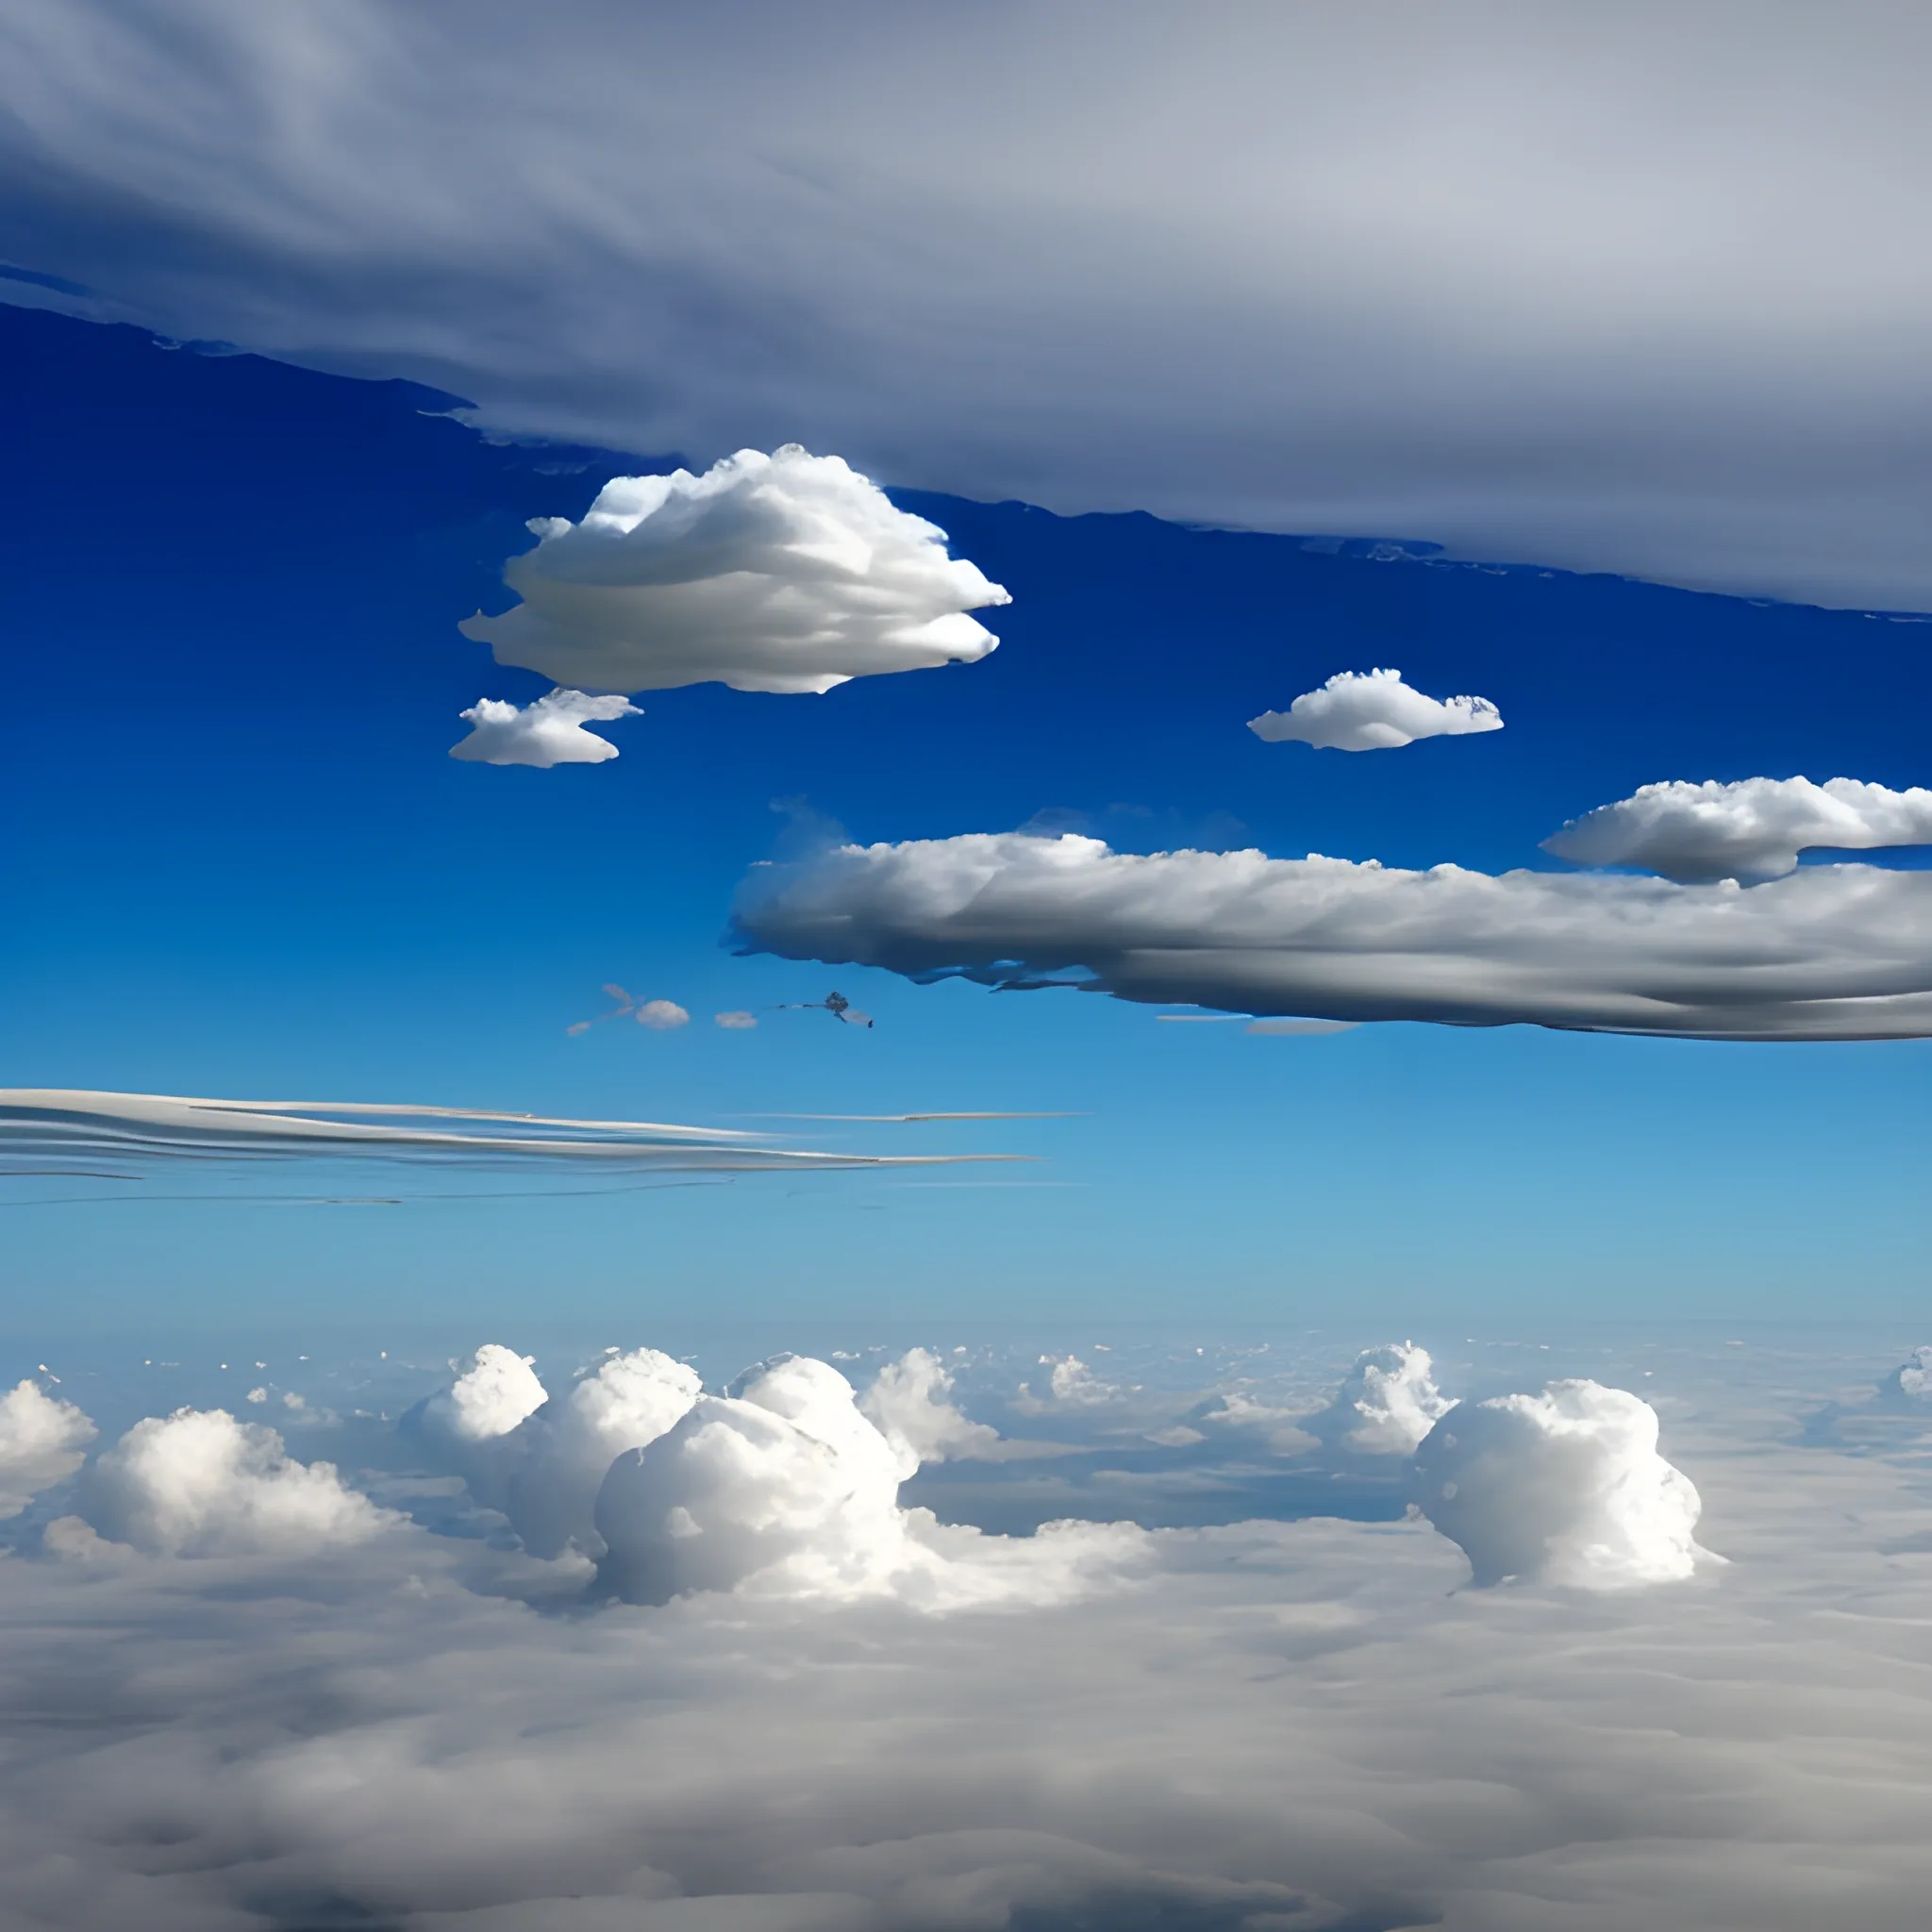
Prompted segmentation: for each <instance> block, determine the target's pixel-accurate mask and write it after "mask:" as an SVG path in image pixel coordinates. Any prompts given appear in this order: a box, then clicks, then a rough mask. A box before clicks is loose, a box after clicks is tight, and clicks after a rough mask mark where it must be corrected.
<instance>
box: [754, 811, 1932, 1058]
mask: <svg viewBox="0 0 1932 1932" xmlns="http://www.w3.org/2000/svg"><path fill="white" fill-rule="evenodd" d="M735 917H736V924H737V932H738V936H739V941H740V942H741V945H742V946H743V947H744V948H745V949H746V950H749V951H761V952H768V953H774V954H776V955H778V956H779V957H781V958H792V959H814V960H821V961H824V962H826V963H828V964H829V963H837V964H846V963H856V964H861V965H869V966H881V967H885V968H887V969H889V970H890V971H892V972H895V973H900V974H906V975H907V976H908V977H911V978H937V977H944V976H947V975H951V974H959V975H963V976H965V977H968V978H972V979H975V980H978V981H980V982H981V983H984V984H990V985H995V986H1000V985H1008V986H1011V985H1040V984H1052V983H1057V982H1064V983H1070V984H1077V985H1081V986H1084V987H1086V988H1089V989H1090V990H1092V991H1102V992H1108V993H1112V994H1114V995H1115V996H1116V997H1118V998H1122V999H1127V1000H1135V1001H1141V1002H1145V1003H1150V1004H1156V1005H1163V1006H1200V1007H1206V1008H1219V1009H1221V1010H1223V1011H1227V1012H1236V1013H1260V1014H1268V1013H1278V1014H1284V1015H1300V1016H1307V1017H1309V1018H1315V1019H1327V1020H1349V1021H1370V1020H1422V1021H1431V1022H1437V1023H1442V1024H1453V1025H1501V1024H1511V1023H1516V1022H1527V1023H1533V1024H1538V1025H1543V1026H1555V1027H1566V1028H1581V1029H1588V1030H1596V1031H1606V1032H1619V1033H1655V1034H1665V1035H1675V1036H1681V1037H1687V1038H1698V1039H1709V1040H1859V1039H1897V1038H1916V1037H1921V1036H1924V1035H1928V1034H1932V874H1924V873H1903V872H1887V871H1882V870H1879V869H1875V868H1873V867H1869V866H1861V865H1837V866H1828V867H1826V866H1821V867H1815V868H1808V869H1807V870H1805V871H1801V872H1798V873H1794V874H1791V875H1790V877H1788V878H1781V879H1775V880H1773V881H1772V882H1770V883H1769V884H1765V885H1760V886H1756V887H1753V888H1751V889H1749V890H1744V889H1740V888H1739V887H1737V886H1735V885H1717V886H1682V885H1677V884H1674V883H1671V882H1667V881H1664V880H1660V879H1644V878H1624V877H1615V876H1600V875H1594V874H1591V875H1567V874H1564V875H1558V874H1544V873H1530V872H1511V873H1505V874H1500V875H1491V874H1486V873H1478V872H1471V871H1468V870H1466V869H1464V868H1462V867H1460V866H1454V865H1441V866H1437V867H1434V868H1433V869H1432V870H1430V871H1428V872H1406V871H1401V870H1397V869H1395V868H1391V867H1384V866H1381V865H1377V864H1375V863H1374V862H1369V863H1364V864H1357V863H1354V862H1351V861H1348V860H1344V859H1335V858H1319V857H1314V856H1311V857H1309V858H1307V859H1277V858H1267V857H1266V856H1265V855H1263V854H1261V853H1259V852H1252V851H1250V852H1173V853H1158V854H1154V855H1152V856H1144V857H1143V856H1139V855H1134V854H1126V853H1116V852H1112V851H1110V850H1109V849H1108V847H1107V846H1106V845H1105V844H1103V843H1102V842H1101V841H1098V840H1096V839H1086V838H1081V837H1078V836H1076V835H1074V834H1067V835H1064V836H1062V837H1059V838H1057V839H1055V838H1038V837H1034V836H1031V835H1029V834H1026V833H1024V832H1006V833H975V834H969V835H966V836H963V837H959V838H954V839H941V840H925V841H908V842H907V843H904V844H898V845H887V844H880V845H870V846H855V845H847V846H842V847H840V848H837V849H835V850H833V851H831V852H828V853H825V854H824V855H822V856H820V857H818V858H812V859H808V860H804V861H800V862H797V863H793V864H786V865H769V866H761V867H758V868H756V869H755V870H754V871H753V872H752V873H751V874H750V875H749V876H748V877H747V879H746V880H745V882H744V884H743V885H742V886H741V889H740V893H739V898H738V903H737V908H736V914H735Z"/></svg>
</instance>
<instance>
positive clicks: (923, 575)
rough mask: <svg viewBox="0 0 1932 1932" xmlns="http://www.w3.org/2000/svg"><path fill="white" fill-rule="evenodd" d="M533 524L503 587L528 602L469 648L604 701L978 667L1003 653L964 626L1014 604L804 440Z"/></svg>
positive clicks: (618, 493) (621, 482) (632, 487)
mask: <svg viewBox="0 0 1932 1932" xmlns="http://www.w3.org/2000/svg"><path fill="white" fill-rule="evenodd" d="M530 527H531V529H532V530H533V531H534V532H535V533H536V535H537V537H538V539H539V541H538V544H537V547H536V548H535V549H534V550H529V551H525V553H524V554H523V555H522V556H520V557H513V558H510V560H509V561H508V563H507V564H506V565H505V566H504V573H503V576H504V582H505V583H506V584H508V586H509V588H510V589H511V590H513V591H516V593H517V594H518V595H519V596H520V597H521V598H522V599H523V602H522V603H521V604H518V605H516V606H515V607H513V608H511V609H509V610H508V611H506V612H505V613H504V614H503V615H502V616H500V617H485V616H484V615H483V614H482V613H481V612H480V611H479V612H478V613H477V614H476V615H475V617H473V618H470V619H468V620H467V621H466V622H465V623H464V624H463V625H462V630H463V634H464V636H465V637H470V638H474V639H475V640H476V641H477V642H479V643H486V644H489V645H490V646H491V648H492V649H493V650H494V652H495V654H496V661H497V662H498V663H499V664H519V665H523V666H524V667H525V668H526V669H528V670H531V671H539V672H541V673H542V674H543V675H544V676H546V677H554V678H556V679H558V681H559V682H564V681H568V682H570V683H572V684H582V685H589V686H591V687H594V688H596V689H598V690H602V691H662V690H664V689H666V688H668V687H670V686H675V685H681V684H704V683H708V682H711V681H714V680H715V681H716V682H718V683H721V684H726V685H729V686H730V687H731V688H732V689H733V690H734V691H830V690H831V689H832V687H833V686H834V685H839V684H845V683H847V682H849V681H850V680H851V679H852V678H855V677H870V676H874V675H878V674H880V673H883V672H891V671H919V670H925V669H930V668H932V667H934V666H937V665H941V664H954V663H965V664H971V663H974V662H976V661H977V660H978V659H979V658H984V657H985V656H986V655H987V653H988V652H989V651H991V650H992V648H993V647H994V646H995V645H996V644H997V643H998V642H999V640H998V639H997V638H996V637H994V636H993V634H992V633H991V631H990V630H988V629H987V628H986V626H985V625H982V624H979V623H977V622H976V621H975V620H974V619H973V618H972V617H969V616H968V615H967V614H966V613H967V612H968V611H970V610H977V609H980V608H983V607H984V606H986V605H989V604H1006V603H1009V602H1010V601H1011V599H1010V598H1009V597H1008V595H1007V592H1006V591H1004V590H1002V589H1001V588H1000V586H999V585H998V584H994V583H989V582H988V581H987V579H986V578H985V576H983V575H981V574H980V572H979V570H978V569H977V568H976V567H975V566H974V565H973V564H971V563H969V562H967V561H966V560H965V559H964V558H953V557H949V556H947V554H946V533H945V532H944V531H943V530H941V529H939V528H938V527H936V526H935V525H932V524H929V523H927V522H926V521H925V520H924V518H923V517H916V516H913V515H911V514H909V513H908V511H906V510H902V509H898V508H894V507H893V505H892V503H891V500H890V499H889V498H888V497H887V495H886V493H885V492H884V491H882V490H880V489H878V488H877V487H876V486H875V485H874V484H873V483H872V481H871V480H870V479H869V478H867V477H865V476H861V475H859V474H858V472H857V471H856V470H853V469H851V468H850V467H848V466H847V464H846V463H844V462H843V461H842V460H841V458H838V457H815V456H809V455H808V454H807V453H806V451H805V450H803V449H801V448H800V447H799V446H798V445H797V444H796V443H788V444H787V445H786V446H785V447H784V448H782V449H780V450H777V451H775V452H774V454H773V455H771V456H765V455H763V454H762V453H761V452H759V451H758V450H752V449H744V450H740V451H739V452H738V454H737V455H736V456H734V457H727V458H724V460H723V461H722V462H719V463H715V464H713V465H712V467H711V468H710V469H709V470H708V471H706V472H705V474H704V475H702V476H694V475H691V473H690V472H689V471H687V470H676V471H674V472H673V473H672V474H671V475H668V476H618V477H614V478H613V479H612V480H611V481H610V482H608V483H607V484H606V485H605V486H604V488H603V490H602V491H600V492H599V494H598V497H597V500H596V502H595V503H593V504H592V505H591V508H590V509H589V510H588V511H587V512H586V514H585V516H584V520H583V522H582V523H580V524H573V523H571V522H570V521H569V520H568V519H567V518H564V517H540V518H537V519H535V520H534V521H533V522H532V523H531V525H530ZM608 715H616V714H614V713H612V714H608Z"/></svg>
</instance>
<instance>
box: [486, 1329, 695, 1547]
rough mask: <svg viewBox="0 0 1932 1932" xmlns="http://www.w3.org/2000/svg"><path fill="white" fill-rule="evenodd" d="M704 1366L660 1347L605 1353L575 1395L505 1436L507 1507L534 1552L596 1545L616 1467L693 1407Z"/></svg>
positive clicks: (504, 1491) (550, 1405)
mask: <svg viewBox="0 0 1932 1932" xmlns="http://www.w3.org/2000/svg"><path fill="white" fill-rule="evenodd" d="M702 1388H703V1384H702V1383H701V1382H700V1381H699V1379H698V1375H697V1372H696V1371H695V1370H694V1369H692V1368H690V1367H689V1366H687V1364H685V1363H683V1362H681V1361H677V1360H675V1359H674V1358H673V1357H670V1356H668V1355H660V1354H659V1353H658V1350H656V1349H655V1348H640V1349H635V1350H633V1351H631V1352H630V1353H629V1354H627V1355H612V1356H608V1357H606V1358H605V1360H604V1361H603V1362H602V1363H601V1364H600V1365H599V1366H598V1368H597V1370H596V1372H595V1374H589V1375H586V1376H584V1377H583V1378H582V1379H581V1380H579V1381H578V1382H577V1384H576V1386H575V1388H573V1389H572V1390H571V1391H570V1393H569V1394H568V1395H567V1396H563V1397H560V1398H553V1399H552V1400H551V1401H549V1402H546V1403H545V1404H544V1405H543V1407H541V1408H540V1409H538V1410H536V1411H535V1412H534V1413H533V1414H531V1415H529V1416H527V1417H525V1419H524V1421H522V1422H521V1423H519V1424H517V1426H516V1427H515V1428H514V1429H513V1430H511V1431H510V1432H509V1433H508V1435H507V1436H505V1437H504V1438H502V1439H501V1440H502V1443H503V1447H504V1449H505V1451H506V1452H508V1464H507V1473H506V1474H505V1475H504V1476H503V1478H502V1481H501V1485H500V1489H501V1498H500V1504H499V1507H501V1508H502V1510H503V1513H504V1514H505V1515H506V1516H507V1517H508V1519H509V1522H510V1527H511V1528H513V1529H514V1530H515V1531H516V1533H517V1534H518V1536H519V1537H521V1538H522V1539H523V1543H524V1547H525V1549H527V1550H528V1551H530V1553H531V1554H532V1555H533V1556H538V1557H557V1556H559V1555H561V1554H562V1552H563V1551H564V1549H565V1548H566V1547H568V1546H570V1545H572V1544H575V1546H576V1547H577V1548H578V1549H580V1550H587V1551H588V1550H591V1549H592V1548H594V1547H595V1537H596V1531H595V1526H594V1523H593V1508H594V1505H595V1503H596V1500H597V1491H598V1489H599V1488H600V1486H601V1485H602V1483H603V1481H604V1477H605V1474H606V1473H607V1472H608V1470H609V1468H610V1465H611V1464H612V1463H613V1462H614V1461H615V1460H616V1459H617V1458H618V1457H620V1456H622V1455H623V1454H624V1453H625V1451H626V1450H628V1449H641V1448H642V1447H643V1446H644V1445H645V1444H646V1443H647V1442H655V1441H657V1440H658V1437H659V1436H661V1435H663V1434H664V1432H665V1431H666V1430H667V1429H669V1428H671V1427H672V1426H673V1425H674V1424H676V1423H677V1422H678V1421H679V1420H680V1419H681V1418H682V1417H684V1416H685V1415H686V1414H688V1413H689V1412H690V1409H691V1405H692V1404H693V1403H694V1402H696V1400H697V1398H698V1394H699V1391H700V1390H701V1389H702Z"/></svg>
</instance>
